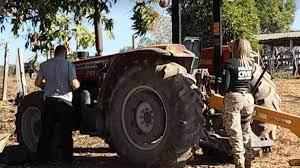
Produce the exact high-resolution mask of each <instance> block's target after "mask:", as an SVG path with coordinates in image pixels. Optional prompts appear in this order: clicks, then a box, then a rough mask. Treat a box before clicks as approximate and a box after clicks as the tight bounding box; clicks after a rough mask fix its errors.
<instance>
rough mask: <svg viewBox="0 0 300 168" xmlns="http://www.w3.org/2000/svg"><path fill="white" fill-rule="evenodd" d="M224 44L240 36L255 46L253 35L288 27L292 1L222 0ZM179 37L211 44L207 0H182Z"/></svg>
mask: <svg viewBox="0 0 300 168" xmlns="http://www.w3.org/2000/svg"><path fill="white" fill-rule="evenodd" d="M223 3H224V4H223V20H224V22H223V31H224V44H226V43H227V42H229V41H231V40H232V39H234V38H236V37H238V36H243V37H246V38H248V39H249V40H250V41H251V44H252V46H253V48H255V49H257V48H258V43H257V40H256V38H255V35H257V34H259V33H270V32H282V31H288V30H290V25H291V23H292V22H293V18H294V15H295V0H234V1H233V2H230V1H229V0H223ZM182 6H183V9H182V25H183V27H182V30H183V32H182V33H183V36H184V37H185V36H198V37H200V38H201V39H202V43H203V47H209V46H212V45H213V35H212V29H211V28H212V22H213V18H212V11H213V1H211V0H183V5H182Z"/></svg>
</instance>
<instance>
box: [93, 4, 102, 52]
mask: <svg viewBox="0 0 300 168" xmlns="http://www.w3.org/2000/svg"><path fill="white" fill-rule="evenodd" d="M94 8H95V13H94V27H95V37H96V51H97V55H98V56H101V55H102V52H103V39H102V24H101V14H100V7H99V4H98V0H94Z"/></svg>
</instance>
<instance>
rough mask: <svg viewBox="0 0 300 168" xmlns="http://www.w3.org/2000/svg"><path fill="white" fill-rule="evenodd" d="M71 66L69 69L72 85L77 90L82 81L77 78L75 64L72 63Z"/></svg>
mask: <svg viewBox="0 0 300 168" xmlns="http://www.w3.org/2000/svg"><path fill="white" fill-rule="evenodd" d="M69 68H70V69H69V77H70V86H71V88H72V89H73V90H74V91H75V90H77V89H78V88H79V87H80V83H79V81H78V80H77V77H76V70H75V67H74V65H73V64H72V63H70V66H69Z"/></svg>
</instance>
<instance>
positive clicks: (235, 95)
mask: <svg viewBox="0 0 300 168" xmlns="http://www.w3.org/2000/svg"><path fill="white" fill-rule="evenodd" d="M251 51H252V49H251V45H250V43H249V41H248V40H246V39H244V38H239V39H237V40H235V41H234V43H233V46H232V59H230V60H228V61H227V62H226V64H225V66H224V73H223V75H224V77H223V81H224V90H225V97H224V106H225V109H224V117H223V121H224V126H225V129H226V132H227V133H228V135H229V137H230V144H231V146H232V150H233V156H234V163H235V165H236V167H237V168H245V167H246V168H249V167H251V160H252V149H251V141H250V132H251V126H250V122H251V120H252V113H253V111H254V99H253V96H252V94H251V85H250V81H251V78H252V75H253V63H252V61H251V59H250V54H251Z"/></svg>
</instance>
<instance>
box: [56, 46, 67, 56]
mask: <svg viewBox="0 0 300 168" xmlns="http://www.w3.org/2000/svg"><path fill="white" fill-rule="evenodd" d="M66 53H67V48H66V47H65V46H64V45H59V46H57V47H56V48H55V51H54V56H60V55H65V54H66Z"/></svg>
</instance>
